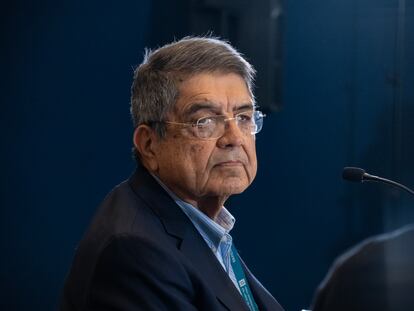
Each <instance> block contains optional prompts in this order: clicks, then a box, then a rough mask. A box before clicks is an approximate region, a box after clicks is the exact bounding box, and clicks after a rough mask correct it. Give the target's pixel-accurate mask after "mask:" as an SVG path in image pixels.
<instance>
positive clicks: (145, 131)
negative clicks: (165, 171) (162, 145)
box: [133, 124, 159, 172]
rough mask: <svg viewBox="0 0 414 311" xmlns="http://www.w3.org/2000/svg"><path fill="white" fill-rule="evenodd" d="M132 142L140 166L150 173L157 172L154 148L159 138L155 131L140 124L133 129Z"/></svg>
mask: <svg viewBox="0 0 414 311" xmlns="http://www.w3.org/2000/svg"><path fill="white" fill-rule="evenodd" d="M133 140H134V146H135V148H136V149H137V151H138V153H139V155H140V157H141V161H142V164H143V165H144V166H145V167H146V168H147V169H148V170H149V171H150V172H156V171H157V170H158V159H157V157H156V154H157V153H156V150H155V147H156V144H157V142H158V140H159V138H158V136H157V134H156V133H155V131H154V130H153V129H152V128H151V127H149V126H148V125H145V124H141V125H139V126H138V127H137V128H136V129H135V131H134V137H133Z"/></svg>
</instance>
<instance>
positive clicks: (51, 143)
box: [0, 0, 414, 310]
mask: <svg viewBox="0 0 414 311" xmlns="http://www.w3.org/2000/svg"><path fill="white" fill-rule="evenodd" d="M187 4H188V1H187V2H186V1H177V2H171V1H167V0H164V1H155V0H154V1H150V0H147V1H123V2H121V3H118V4H115V3H113V2H107V3H102V2H101V1H87V2H86V1H85V3H84V2H83V1H51V0H42V1H13V3H12V4H9V5H8V6H3V8H2V12H1V19H0V23H1V50H0V59H1V69H2V70H1V75H0V76H1V81H0V82H1V83H0V88H1V92H0V98H1V114H0V126H1V136H2V137H1V138H2V148H1V155H0V158H1V164H2V165H1V172H2V173H1V195H0V200H1V201H0V204H1V226H0V228H1V229H0V230H1V231H0V234H1V260H0V277H1V291H0V293H1V297H0V309H2V310H27V309H30V310H53V309H54V308H55V306H56V302H57V299H58V295H59V292H60V290H61V287H62V285H63V282H64V277H65V274H66V273H67V271H68V269H69V265H70V262H71V258H72V256H73V253H74V250H75V247H76V245H77V242H78V241H79V239H80V238H81V236H82V233H83V231H84V230H85V228H86V226H87V224H88V222H89V220H90V217H91V216H92V214H93V212H94V210H95V208H96V206H97V205H98V204H99V202H100V201H101V200H102V199H103V197H104V196H105V194H106V193H107V192H108V191H109V190H110V189H111V188H112V187H113V186H114V185H115V184H117V183H119V182H120V181H122V180H123V179H125V178H127V177H128V176H129V174H130V173H131V172H132V170H133V168H134V162H133V160H132V158H131V154H130V149H131V135H132V127H131V122H130V116H129V95H130V84H131V81H132V72H133V68H134V67H135V66H136V65H137V64H139V63H140V62H141V60H142V55H143V49H144V47H145V46H149V47H156V46H158V45H161V44H163V43H166V42H169V41H171V40H173V39H174V37H175V38H180V37H182V36H184V35H187V34H188V23H187V21H188V19H187V16H188V6H187ZM399 7H400V8H401V7H405V11H403V10H400V11H399V9H398V8H399ZM284 14H285V16H284V21H285V22H284V27H283V38H284V39H283V47H282V49H283V86H282V89H283V107H282V109H281V111H280V112H278V113H271V114H270V115H269V116H268V117H267V118H266V120H265V128H264V131H263V132H262V133H260V135H258V137H257V149H258V158H259V173H258V176H257V178H256V181H255V182H254V184H253V185H252V186H251V188H249V189H248V190H247V191H246V192H245V193H244V194H242V195H240V196H236V197H233V198H231V200H230V202H229V204H228V206H229V207H230V209H231V211H232V213H233V214H234V215H235V216H236V218H237V225H236V228H235V232H234V234H233V235H234V238H235V240H236V241H237V242H236V243H237V245H238V247H239V248H240V249H241V254H242V256H243V258H244V259H245V261H246V262H247V263H248V264H249V266H250V267H251V269H252V270H253V272H254V273H255V274H256V276H257V277H258V278H259V279H260V280H261V281H262V282H263V283H264V284H265V285H266V287H267V288H268V289H269V290H270V291H271V292H272V293H273V294H274V296H275V297H277V299H278V300H279V301H280V303H281V304H282V305H284V306H285V308H286V309H287V310H299V309H300V308H305V307H307V306H308V305H309V303H310V301H311V297H312V295H313V292H314V290H315V288H316V286H317V285H318V284H319V282H320V281H321V280H322V278H323V277H324V275H325V274H326V272H327V269H328V267H329V265H330V264H331V262H332V260H333V259H334V257H335V256H336V255H338V254H339V253H341V252H342V251H343V250H344V249H346V248H348V247H349V246H351V245H352V244H354V243H356V242H358V241H360V240H361V239H363V238H364V237H367V236H369V235H371V234H376V233H380V232H384V231H388V230H391V229H393V228H396V227H398V226H401V225H403V224H406V223H409V222H414V206H413V201H412V200H411V201H410V198H408V196H407V195H405V194H403V193H400V192H398V191H394V190H392V189H389V188H385V187H382V186H379V185H371V184H367V185H352V184H351V185H350V184H346V183H345V182H343V181H342V180H341V179H340V173H341V170H342V167H343V166H346V165H360V166H363V167H366V168H367V169H369V170H370V171H371V172H373V173H377V174H381V175H384V176H386V177H390V178H395V179H397V180H399V181H401V182H404V183H406V184H408V185H411V186H414V165H413V161H412V160H413V158H414V144H413V141H414V125H413V123H414V60H413V58H414V56H413V55H414V6H413V4H412V2H410V1H402V0H399V1H397V0H359V1H357V0H352V1H345V0H343V1H329V0H321V1H316V2H315V1H305V0H301V1H285V2H284ZM252 27H254V24H252ZM251 44H255V42H252V43H251ZM247 56H248V57H249V58H251V59H254V55H247ZM258 74H259V75H260V72H259V73H258ZM258 87H260V85H258Z"/></svg>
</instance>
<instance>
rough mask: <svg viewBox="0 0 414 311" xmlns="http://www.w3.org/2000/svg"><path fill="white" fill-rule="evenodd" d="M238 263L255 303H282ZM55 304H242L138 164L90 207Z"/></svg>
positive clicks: (241, 310)
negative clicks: (92, 210)
mask: <svg viewBox="0 0 414 311" xmlns="http://www.w3.org/2000/svg"><path fill="white" fill-rule="evenodd" d="M243 265H244V263H243ZM244 270H245V273H246V278H247V280H248V282H249V285H250V287H251V290H252V293H253V296H254V298H255V300H256V303H257V305H258V307H259V309H260V310H274V311H279V310H283V309H282V307H281V306H280V305H279V304H278V302H277V301H276V300H275V299H274V298H273V297H272V295H271V294H270V293H269V292H268V291H267V290H266V289H265V288H264V287H263V286H262V285H261V284H260V283H259V282H258V281H257V279H256V278H255V277H254V276H253V275H252V273H251V272H250V271H249V270H248V269H247V267H246V266H245V265H244ZM60 310H61V311H69V310H71V311H75V310H76V311H80V310H146V311H150V310H157V311H162V310H177V311H186V310H206V311H207V310H208V311H215V310H237V311H248V308H247V306H246V304H245V302H244V300H243V298H242V296H241V295H240V293H239V292H238V291H237V289H236V288H235V286H234V284H233V283H232V282H231V280H230V278H229V277H228V275H227V274H226V272H225V271H224V269H223V268H222V266H221V265H220V263H219V262H218V260H217V258H216V257H215V256H214V254H213V253H212V251H211V250H210V248H209V247H208V246H207V244H206V242H205V241H204V240H203V238H202V237H201V235H200V234H199V233H198V231H197V230H196V229H195V227H194V226H193V224H192V223H191V221H190V220H189V219H188V217H187V216H186V215H185V214H184V213H183V212H182V211H181V209H180V208H179V207H178V206H177V204H176V203H175V202H174V201H173V200H172V199H171V197H170V196H169V195H168V194H167V193H166V192H165V191H164V190H163V189H162V188H161V187H160V185H159V184H158V183H157V182H156V181H155V180H154V178H153V177H152V176H151V175H150V174H149V173H148V172H147V171H146V170H145V169H143V168H138V169H137V171H136V173H135V174H134V175H133V176H132V177H131V178H130V179H129V180H128V181H125V182H123V183H121V184H120V185H118V186H117V187H116V188H115V189H114V190H113V191H112V192H111V193H110V194H109V195H108V196H107V197H106V198H105V200H104V202H103V203H102V205H101V206H100V208H99V210H98V211H97V214H96V215H95V217H94V219H93V221H92V223H91V225H90V228H89V230H88V231H87V232H86V234H85V236H84V238H83V239H82V241H81V242H80V245H79V247H78V249H77V252H76V255H75V258H74V261H73V264H72V267H71V270H70V273H69V275H68V277H67V280H66V284H65V288H64V291H63V294H62V300H61V305H60Z"/></svg>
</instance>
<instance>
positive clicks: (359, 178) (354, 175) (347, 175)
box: [342, 167, 414, 195]
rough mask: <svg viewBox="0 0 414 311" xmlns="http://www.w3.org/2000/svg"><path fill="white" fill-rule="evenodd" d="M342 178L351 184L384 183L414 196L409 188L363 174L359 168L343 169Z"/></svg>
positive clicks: (413, 192) (363, 171)
mask: <svg viewBox="0 0 414 311" xmlns="http://www.w3.org/2000/svg"><path fill="white" fill-rule="evenodd" d="M342 178H343V179H345V180H348V181H353V182H364V181H375V182H381V183H385V184H388V185H392V186H395V187H397V188H400V189H403V190H405V191H407V192H408V193H411V194H412V195H414V191H413V190H411V189H410V188H408V187H406V186H404V185H402V184H400V183H397V182H395V181H393V180H390V179H386V178H383V177H379V176H375V175H371V174H368V173H366V172H365V170H363V169H362V168H359V167H344V170H343V171H342Z"/></svg>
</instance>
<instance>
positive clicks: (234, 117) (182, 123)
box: [148, 110, 266, 140]
mask: <svg viewBox="0 0 414 311" xmlns="http://www.w3.org/2000/svg"><path fill="white" fill-rule="evenodd" d="M246 112H250V111H242V112H239V113H237V114H235V115H234V116H233V117H228V118H224V119H223V121H224V124H225V122H228V121H231V120H235V121H236V125H237V127H238V128H239V129H240V130H241V131H243V130H242V129H241V128H240V127H239V125H238V122H237V117H238V116H240V115H243V114H245V113H246ZM256 114H258V117H259V118H260V120H261V121H262V122H261V126H260V128H259V129H257V127H258V125H257V123H256V121H255V118H256V117H255V115H256ZM217 117H226V115H213V116H205V117H201V118H199V119H197V120H196V121H193V122H174V121H168V120H164V121H150V122H148V124H149V125H150V124H151V123H164V124H171V125H181V126H185V127H199V126H200V125H199V122H200V120H203V119H208V118H215V119H216V118H217ZM265 117H266V114H264V113H263V112H262V111H260V110H253V113H252V116H251V118H252V123H253V125H255V127H256V129H255V130H253V131H251V132H250V134H251V135H256V134H257V133H259V132H260V131H261V130H262V128H263V118H265ZM224 129H225V127H224ZM223 134H224V132H223V133H222V134H221V135H219V136H214V137H213V136H210V137H200V136H197V135H195V134H194V133H193V136H194V137H195V138H197V139H201V140H209V139H217V138H219V137H221V136H223Z"/></svg>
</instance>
